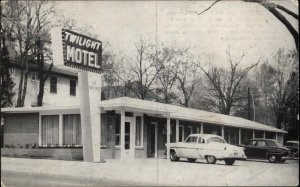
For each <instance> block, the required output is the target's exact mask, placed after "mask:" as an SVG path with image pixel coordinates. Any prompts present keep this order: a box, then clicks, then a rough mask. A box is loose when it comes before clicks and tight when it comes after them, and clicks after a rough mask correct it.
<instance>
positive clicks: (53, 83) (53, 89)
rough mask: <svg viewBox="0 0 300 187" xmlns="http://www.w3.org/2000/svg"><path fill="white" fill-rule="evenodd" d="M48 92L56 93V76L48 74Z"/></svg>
mask: <svg viewBox="0 0 300 187" xmlns="http://www.w3.org/2000/svg"><path fill="white" fill-rule="evenodd" d="M50 93H57V77H55V76H50Z"/></svg>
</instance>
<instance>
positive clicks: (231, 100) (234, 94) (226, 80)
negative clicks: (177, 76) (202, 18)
mask: <svg viewBox="0 0 300 187" xmlns="http://www.w3.org/2000/svg"><path fill="white" fill-rule="evenodd" d="M226 54H227V57H228V59H227V61H228V63H229V65H230V66H229V69H225V68H223V67H215V66H213V65H211V64H210V67H209V69H208V70H205V68H204V67H202V66H201V65H199V67H200V69H201V70H202V71H203V72H204V74H205V75H206V78H207V86H206V89H207V97H206V99H207V100H208V102H209V103H210V105H211V107H212V108H215V109H216V110H217V111H218V112H220V113H222V114H227V115H230V113H231V109H232V107H233V106H234V104H236V103H237V101H238V100H239V99H240V97H241V91H245V90H243V89H241V82H242V81H243V80H244V79H245V78H246V75H247V73H248V72H249V71H250V70H251V69H252V68H253V67H255V66H256V65H257V64H258V63H259V60H258V61H257V62H256V63H254V64H252V65H250V66H247V67H242V65H241V64H242V62H243V59H244V57H245V55H246V54H245V53H244V54H242V55H241V57H240V58H239V59H238V60H233V59H232V57H231V55H230V52H229V51H227V52H226Z"/></svg>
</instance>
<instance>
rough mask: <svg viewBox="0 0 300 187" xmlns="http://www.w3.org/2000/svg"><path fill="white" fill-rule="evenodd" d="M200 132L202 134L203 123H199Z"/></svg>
mask: <svg viewBox="0 0 300 187" xmlns="http://www.w3.org/2000/svg"><path fill="white" fill-rule="evenodd" d="M200 133H201V134H203V123H201V129H200Z"/></svg>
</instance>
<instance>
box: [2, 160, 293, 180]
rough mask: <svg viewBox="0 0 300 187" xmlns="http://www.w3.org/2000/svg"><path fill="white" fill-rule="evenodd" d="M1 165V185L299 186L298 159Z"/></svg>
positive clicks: (22, 162) (5, 162) (10, 162)
mask: <svg viewBox="0 0 300 187" xmlns="http://www.w3.org/2000/svg"><path fill="white" fill-rule="evenodd" d="M1 164H2V170H1V174H2V181H3V183H4V184H5V185H7V186H24V184H25V185H26V186H40V185H44V186H60V185H58V184H61V186H68V185H69V186H75V185H76V186H77V185H79V186H104V185H105V186H107V185H109V186H112V185H130V186H132V185H152V186H153V185H159V186H161V185H176V186H240V185H243V186H245V185H246V186H257V185H259V186H297V185H298V183H299V160H287V161H286V163H284V164H281V163H275V164H271V163H268V162H267V161H261V160H250V161H236V163H235V164H234V165H233V166H227V165H225V163H224V162H222V161H217V163H216V164H215V165H210V164H207V163H206V161H205V160H199V161H197V162H195V163H189V162H187V161H185V160H182V161H179V162H171V161H168V160H165V159H136V160H106V161H105V163H86V162H80V161H62V160H46V159H24V158H6V157H2V159H1ZM20 181H21V182H20ZM45 184H46V185H45Z"/></svg>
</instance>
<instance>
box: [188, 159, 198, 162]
mask: <svg viewBox="0 0 300 187" xmlns="http://www.w3.org/2000/svg"><path fill="white" fill-rule="evenodd" d="M187 160H188V161H189V162H195V161H196V160H197V159H196V158H188V159H187Z"/></svg>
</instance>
